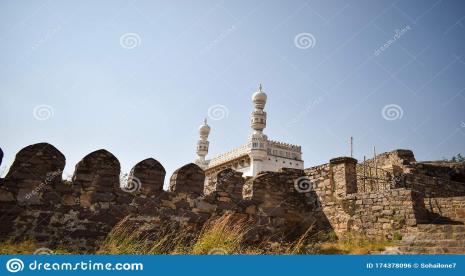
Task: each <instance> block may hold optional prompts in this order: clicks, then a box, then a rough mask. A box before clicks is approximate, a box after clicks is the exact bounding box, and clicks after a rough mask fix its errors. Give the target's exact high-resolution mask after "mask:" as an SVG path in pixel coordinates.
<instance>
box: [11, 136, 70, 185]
mask: <svg viewBox="0 0 465 276" xmlns="http://www.w3.org/2000/svg"><path fill="white" fill-rule="evenodd" d="M65 164H66V158H65V156H64V155H63V153H61V152H60V151H59V150H58V149H57V148H55V147H54V146H53V145H51V144H48V143H37V144H33V145H29V146H27V147H25V148H23V149H21V150H20V151H19V152H18V153H17V154H16V157H15V161H14V162H13V165H11V167H10V170H9V171H8V174H7V175H6V177H5V179H6V180H15V181H18V180H26V179H27V180H40V181H42V180H44V179H45V178H46V177H47V176H48V175H50V174H52V173H53V175H54V178H55V179H59V180H61V175H62V172H63V169H64V167H65Z"/></svg>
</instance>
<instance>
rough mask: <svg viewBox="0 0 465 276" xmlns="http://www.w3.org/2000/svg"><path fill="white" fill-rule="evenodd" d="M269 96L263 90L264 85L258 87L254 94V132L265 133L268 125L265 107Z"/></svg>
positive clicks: (252, 117)
mask: <svg viewBox="0 0 465 276" xmlns="http://www.w3.org/2000/svg"><path fill="white" fill-rule="evenodd" d="M266 99H267V96H266V94H265V92H263V90H262V85H261V84H260V86H259V87H258V91H257V92H255V93H254V94H253V95H252V102H253V105H254V111H252V114H251V116H250V117H251V118H250V127H251V128H252V129H253V134H263V129H265V127H266V112H265V111H263V109H265V104H266Z"/></svg>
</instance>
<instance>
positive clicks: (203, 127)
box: [199, 119, 210, 136]
mask: <svg viewBox="0 0 465 276" xmlns="http://www.w3.org/2000/svg"><path fill="white" fill-rule="evenodd" d="M199 133H200V136H208V134H210V126H209V125H208V124H207V119H205V120H204V121H203V124H202V125H200V127H199Z"/></svg>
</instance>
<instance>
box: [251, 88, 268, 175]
mask: <svg viewBox="0 0 465 276" xmlns="http://www.w3.org/2000/svg"><path fill="white" fill-rule="evenodd" d="M266 99H267V96H266V94H265V92H263V90H262V85H261V84H260V86H259V87H258V91H257V92H255V93H254V94H253V95H252V102H253V105H254V110H253V111H252V114H251V115H250V127H251V128H252V130H253V132H252V135H250V138H249V145H250V147H251V151H250V154H249V156H250V160H251V166H250V174H251V175H252V176H256V175H257V174H258V173H259V172H261V171H262V170H263V163H264V161H265V159H266V158H267V150H266V147H267V141H268V137H267V136H266V135H265V134H263V129H265V127H266V112H265V111H263V110H264V109H265V104H266Z"/></svg>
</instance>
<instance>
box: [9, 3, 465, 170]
mask: <svg viewBox="0 0 465 276" xmlns="http://www.w3.org/2000/svg"><path fill="white" fill-rule="evenodd" d="M305 33H309V34H311V36H308V35H307V37H305ZM134 34H135V35H134ZM299 34H304V35H300V36H299ZM301 36H304V38H303V43H305V39H306V38H308V39H310V41H309V42H310V44H309V45H307V44H300V43H301V42H302V41H300V40H299V39H297V40H296V38H299V37H301ZM125 38H128V40H127V41H126V40H125ZM131 39H134V40H133V41H132V42H135V44H131ZM307 42H308V40H307ZM297 46H299V47H297ZM464 54H465V2H464V1H459V0H457V1H437V0H433V1H426V0H425V1H420V0H419V1H371V0H366V1H342V0H341V1H307V2H305V1H284V0H283V1H265V0H262V1H250V0H247V1H245V0H243V1H232V0H231V1H213V0H212V1H187V0H185V1H141V0H139V1H32V0H31V1H2V2H1V3H0V62H1V66H0V118H1V119H0V146H1V147H2V149H3V151H4V152H5V158H4V160H3V164H2V168H3V170H5V169H7V168H8V167H9V165H10V164H11V163H12V161H13V159H14V155H15V154H16V153H17V151H19V150H20V149H21V148H23V147H25V146H27V145H30V144H33V143H38V142H49V143H51V144H53V145H55V146H56V147H57V148H58V149H59V150H61V151H62V152H63V153H64V154H65V156H66V158H67V164H66V169H65V176H66V174H72V172H73V171H74V166H75V164H76V163H77V162H78V161H79V160H80V159H81V158H82V157H84V156H85V155H86V154H88V153H90V152H92V151H94V150H97V149H100V148H105V149H107V150H109V151H110V152H112V153H113V154H114V155H115V156H116V157H118V159H119V160H120V162H121V165H122V168H123V171H129V170H130V168H131V167H132V166H133V165H134V164H136V163H137V162H138V161H140V160H143V159H145V158H147V157H154V158H155V159H157V160H159V161H160V162H161V163H162V164H163V165H164V166H165V168H166V169H167V177H169V176H170V175H171V173H172V172H173V171H174V170H175V169H176V168H178V167H180V166H182V165H183V164H185V163H188V162H191V161H192V160H194V158H195V157H196V156H195V144H196V141H197V139H198V130H197V128H198V126H199V124H200V123H201V122H202V120H203V118H204V117H207V116H208V114H207V113H208V109H209V108H210V107H211V106H214V105H217V104H220V105H223V106H225V107H226V108H227V116H225V117H224V118H223V119H221V120H216V121H215V120H209V123H210V126H211V128H212V130H211V134H210V138H209V140H210V154H209V156H210V157H211V156H212V155H215V154H218V153H221V152H223V151H226V150H229V149H230V148H232V147H236V146H239V145H241V144H243V143H245V142H246V139H247V137H248V135H249V133H250V132H251V130H250V127H249V115H250V112H251V110H252V104H251V101H250V96H251V94H252V93H253V92H254V91H255V90H256V88H257V86H258V84H259V83H260V82H261V83H263V87H264V90H265V91H266V93H267V94H268V103H267V106H266V111H267V112H268V125H267V128H266V129H265V133H266V134H268V136H269V137H270V138H272V139H274V140H280V141H285V142H289V143H295V144H299V145H302V150H303V153H304V155H303V157H304V160H305V165H306V167H309V166H313V165H317V164H321V163H325V162H327V161H328V160H329V159H330V158H332V157H336V156H342V155H348V154H349V147H348V140H349V137H350V136H353V137H354V139H355V157H357V158H359V159H362V158H363V155H371V152H372V147H373V145H376V147H377V150H378V152H383V151H389V150H393V149H397V148H408V149H412V150H413V151H414V152H415V154H416V157H417V159H418V160H434V159H441V158H443V157H448V158H450V157H451V156H453V155H455V154H457V153H459V152H462V153H464V152H465V108H464V107H465V77H464V72H465V56H464ZM392 104H394V105H397V106H394V109H395V110H394V111H393V113H389V112H388V113H386V114H387V115H386V116H384V117H383V113H382V112H383V109H386V108H389V107H390V105H392ZM42 105H46V106H45V107H44V106H42ZM386 106H387V107H386ZM385 107H386V108H385ZM41 108H45V112H44V110H42V111H40V110H41ZM399 108H400V109H399ZM34 111H35V116H34ZM396 111H398V112H397V113H396ZM47 112H49V114H47ZM47 115H50V116H47ZM389 116H394V117H389ZM385 117H387V118H388V119H394V120H386V119H385ZM37 118H39V119H45V120H38V119H37Z"/></svg>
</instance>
